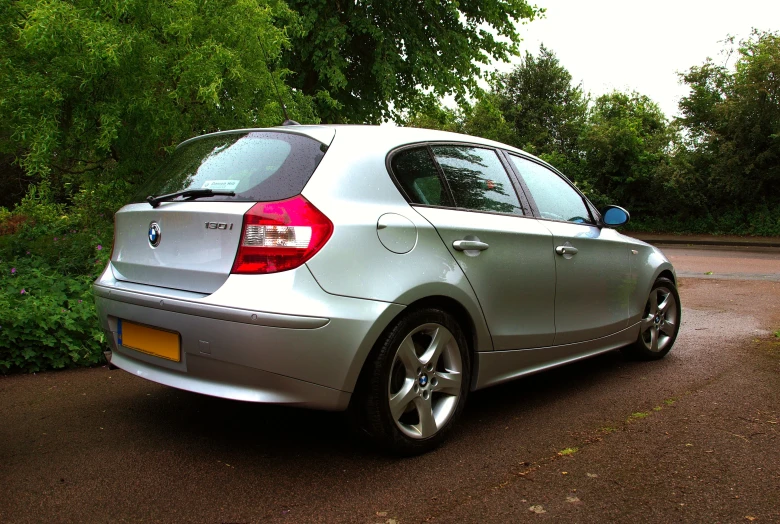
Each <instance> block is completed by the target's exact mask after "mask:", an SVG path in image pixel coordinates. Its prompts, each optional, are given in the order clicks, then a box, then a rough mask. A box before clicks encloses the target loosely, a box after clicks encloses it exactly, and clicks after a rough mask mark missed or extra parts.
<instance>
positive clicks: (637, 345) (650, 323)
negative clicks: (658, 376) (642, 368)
mask: <svg viewBox="0 0 780 524" xmlns="http://www.w3.org/2000/svg"><path fill="white" fill-rule="evenodd" d="M681 318H682V307H681V305H680V295H679V293H678V292H677V286H675V285H674V282H672V281H671V280H669V279H668V278H664V277H661V278H659V279H658V280H656V281H655V283H654V284H653V287H652V289H651V290H650V295H649V296H648V298H647V303H646V304H645V309H644V312H643V313H642V319H641V320H640V323H639V335H638V336H637V339H636V342H634V343H633V344H632V345H630V346H627V347H626V348H624V351H625V352H626V353H627V354H628V355H629V356H631V357H634V358H636V359H638V360H659V359H662V358H664V357H665V356H666V354H667V353H669V351H671V349H672V346H673V345H674V342H675V340H677V333H679V331H680V320H681Z"/></svg>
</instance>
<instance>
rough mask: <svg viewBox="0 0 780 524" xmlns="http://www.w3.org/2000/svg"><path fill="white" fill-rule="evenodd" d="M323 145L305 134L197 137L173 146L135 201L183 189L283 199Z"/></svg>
mask: <svg viewBox="0 0 780 524" xmlns="http://www.w3.org/2000/svg"><path fill="white" fill-rule="evenodd" d="M325 150H326V147H325V146H324V145H322V144H321V143H320V142H318V141H316V140H314V139H312V138H309V137H307V136H301V135H295V134H292V133H278V132H273V131H263V132H241V133H229V134H220V135H216V136H209V137H205V138H201V139H198V140H194V141H192V142H189V143H187V144H185V145H183V146H182V147H180V148H178V149H177V150H176V151H175V152H174V153H173V155H171V157H170V158H169V159H168V160H167V161H166V162H165V163H164V164H163V165H162V166H161V167H160V168H159V169H158V170H157V171H156V172H155V173H154V175H152V176H151V177H150V178H149V180H148V181H147V182H146V183H144V184H143V185H142V187H141V189H140V190H139V192H138V193H137V194H136V195H135V197H134V201H135V202H143V201H145V200H146V197H147V196H149V195H152V196H159V195H163V194H168V193H176V192H178V191H184V190H187V189H213V190H215V191H233V192H234V193H235V196H225V195H219V196H213V197H210V198H209V201H236V202H246V201H250V202H267V201H271V200H284V199H287V198H291V197H294V196H295V195H298V194H299V193H300V192H301V191H303V187H304V186H305V185H306V183H307V182H308V181H309V178H311V176H312V174H313V173H314V171H315V169H317V166H318V165H319V163H320V161H321V160H322V157H323V156H324V155H325Z"/></svg>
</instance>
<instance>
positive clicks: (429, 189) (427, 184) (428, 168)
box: [391, 147, 452, 206]
mask: <svg viewBox="0 0 780 524" xmlns="http://www.w3.org/2000/svg"><path fill="white" fill-rule="evenodd" d="M391 167H392V169H393V173H394V174H395V178H396V180H398V183H399V184H401V187H402V188H403V189H404V191H405V192H406V194H407V195H408V197H409V199H410V200H411V201H412V203H414V204H424V205H427V206H452V202H451V201H450V198H449V195H448V194H447V191H446V189H445V188H444V186H443V185H442V182H441V177H439V172H438V170H437V169H436V164H434V162H433V159H432V158H431V155H430V154H429V153H428V148H426V147H420V148H416V149H407V150H404V151H401V152H400V153H397V154H396V155H394V156H393V160H392V161H391Z"/></svg>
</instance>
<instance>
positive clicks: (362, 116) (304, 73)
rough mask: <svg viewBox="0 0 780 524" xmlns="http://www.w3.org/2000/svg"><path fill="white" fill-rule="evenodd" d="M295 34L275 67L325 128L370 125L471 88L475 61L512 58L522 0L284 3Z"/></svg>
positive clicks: (522, 17) (529, 16)
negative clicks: (296, 24) (311, 103)
mask: <svg viewBox="0 0 780 524" xmlns="http://www.w3.org/2000/svg"><path fill="white" fill-rule="evenodd" d="M288 3H289V5H290V7H291V8H292V9H293V10H295V11H296V12H297V13H299V14H300V17H301V21H302V24H303V31H302V32H301V33H300V34H299V35H297V36H295V37H294V38H293V39H292V45H291V48H290V51H289V52H288V53H286V54H285V61H284V64H285V65H286V66H287V67H288V68H289V69H290V70H291V71H293V72H294V73H295V74H294V75H293V76H291V77H290V78H289V81H290V83H291V85H293V86H294V87H295V88H297V89H299V90H300V91H301V92H303V93H304V94H306V95H308V96H311V97H314V98H315V100H316V102H317V110H318V113H319V115H320V117H321V118H322V119H323V121H325V122H330V123H336V122H351V123H378V122H379V121H381V120H384V119H387V118H392V117H398V116H400V114H401V113H402V112H403V111H411V112H413V113H414V112H417V111H419V110H421V109H422V108H423V106H424V105H425V103H426V100H427V99H428V98H429V97H430V96H431V95H433V96H435V97H441V96H445V95H448V94H452V95H455V97H456V99H457V100H459V101H464V100H465V97H466V96H467V95H469V94H473V93H475V92H476V91H477V87H478V86H477V79H478V78H479V77H480V76H481V74H480V64H488V63H489V62H490V61H491V60H506V59H507V58H509V57H510V56H512V55H513V54H515V53H516V52H517V42H518V41H519V33H518V22H521V21H526V20H533V19H534V17H536V16H537V15H538V14H539V10H538V9H537V8H535V7H532V6H531V5H529V4H528V3H527V2H526V1H525V0H460V1H453V0H425V1H416V0H415V1H410V0H381V1H380V0H358V1H354V2H352V1H344V0H289V2H288Z"/></svg>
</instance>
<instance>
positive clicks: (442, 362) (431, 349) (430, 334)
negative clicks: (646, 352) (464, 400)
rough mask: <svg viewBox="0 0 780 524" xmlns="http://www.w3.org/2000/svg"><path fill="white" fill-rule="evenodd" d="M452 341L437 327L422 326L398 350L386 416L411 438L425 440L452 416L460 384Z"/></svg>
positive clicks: (459, 361) (457, 356) (460, 365)
mask: <svg viewBox="0 0 780 524" xmlns="http://www.w3.org/2000/svg"><path fill="white" fill-rule="evenodd" d="M462 369H463V363H462V359H461V356H460V348H459V347H458V342H457V341H456V340H455V337H453V336H452V333H450V331H449V330H448V329H447V328H446V327H444V326H442V325H441V324H423V325H421V326H419V327H417V328H416V329H414V330H413V331H412V332H411V333H409V334H408V335H406V337H405V338H404V340H403V342H401V344H400V345H399V346H398V350H397V351H396V353H395V359H394V361H393V367H392V370H391V372H390V377H389V380H388V400H389V403H390V413H391V414H392V416H393V420H394V421H395V423H396V425H397V426H398V428H399V429H400V430H401V431H402V432H403V433H404V434H405V435H407V436H409V437H411V438H417V439H419V438H427V437H430V436H432V435H434V434H436V432H437V431H438V429H439V428H441V427H443V426H444V425H445V424H446V423H447V421H448V420H449V419H450V417H451V416H452V414H453V413H454V412H455V408H456V407H457V405H458V400H459V399H460V390H461V383H462V381H463V374H462Z"/></svg>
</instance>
